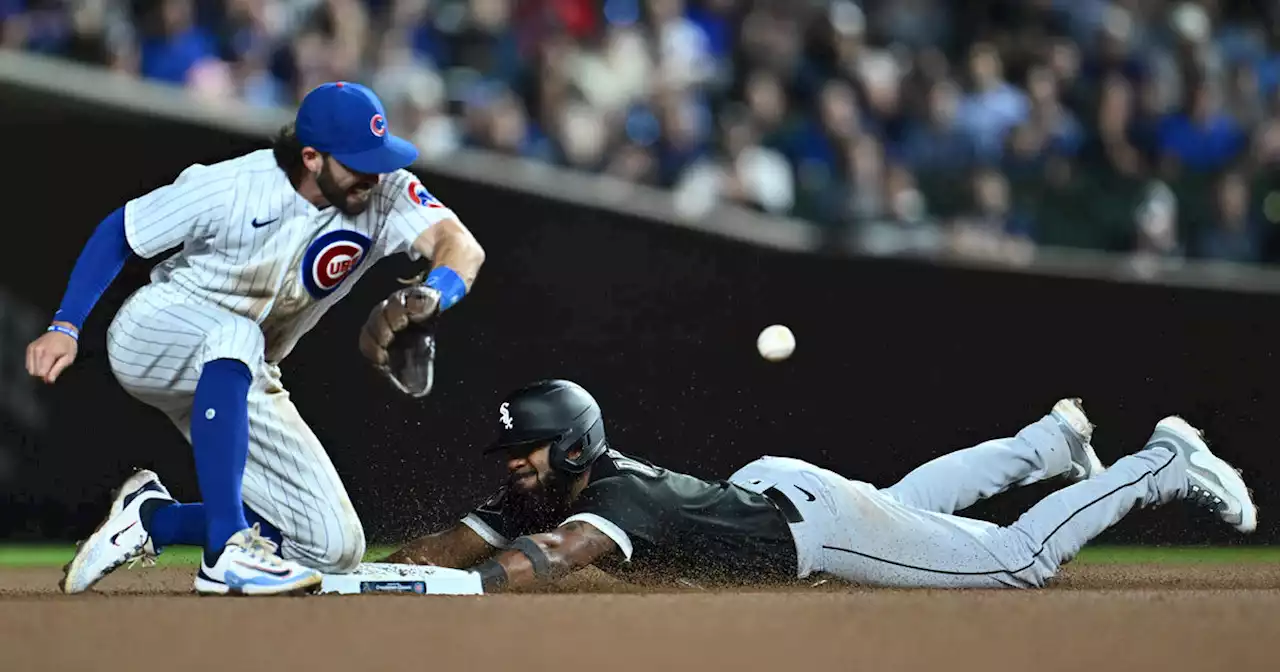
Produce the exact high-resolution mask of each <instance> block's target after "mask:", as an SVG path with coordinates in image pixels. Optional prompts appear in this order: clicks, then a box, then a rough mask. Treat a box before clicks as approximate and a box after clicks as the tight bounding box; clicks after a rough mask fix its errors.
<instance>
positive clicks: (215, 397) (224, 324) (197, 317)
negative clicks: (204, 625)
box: [63, 286, 320, 594]
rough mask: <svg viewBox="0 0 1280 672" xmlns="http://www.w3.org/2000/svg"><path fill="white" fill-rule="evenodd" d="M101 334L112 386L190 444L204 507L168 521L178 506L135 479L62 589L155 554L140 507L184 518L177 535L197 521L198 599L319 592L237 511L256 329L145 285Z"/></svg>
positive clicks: (259, 346)
mask: <svg viewBox="0 0 1280 672" xmlns="http://www.w3.org/2000/svg"><path fill="white" fill-rule="evenodd" d="M107 336H108V355H109V356H110V359H111V366H112V372H113V373H114V374H115V375H116V378H117V380H119V381H120V383H121V385H122V386H123V387H124V388H125V389H126V391H128V392H129V393H130V394H132V395H133V396H134V397H136V398H138V399H140V400H142V401H144V402H146V403H148V404H149V405H151V406H153V407H155V408H157V409H159V410H162V411H164V412H166V414H168V415H169V417H170V418H171V419H173V420H174V421H175V423H176V424H177V425H178V427H179V428H180V429H181V430H182V431H183V433H184V434H185V435H186V436H187V438H188V440H189V441H191V443H192V447H193V451H194V453H195V462H196V468H197V476H198V480H199V483H200V487H201V491H202V494H203V495H204V498H205V500H206V501H205V502H204V506H202V507H199V508H198V509H196V508H192V509H184V510H181V512H180V513H177V512H175V513H173V514H169V513H167V512H165V511H166V510H167V509H168V508H169V507H171V506H176V503H174V502H173V501H172V498H171V497H170V496H169V493H168V491H167V490H165V489H164V486H163V485H161V484H160V482H159V479H158V478H156V477H155V474H152V473H150V472H139V473H138V474H135V475H134V476H132V477H131V478H130V480H129V481H127V482H126V483H125V486H124V487H122V489H121V491H120V492H118V493H117V495H116V497H115V499H114V500H113V502H112V508H111V512H110V513H109V515H108V517H107V519H106V520H104V521H103V524H102V525H101V526H99V528H98V529H97V530H95V531H94V534H93V535H92V536H91V537H90V538H89V539H88V540H87V541H86V542H85V544H83V545H82V547H81V549H80V550H79V551H78V552H77V554H76V557H75V558H74V559H73V560H72V562H71V563H70V564H69V565H68V567H67V572H66V575H65V576H64V579H63V587H64V590H66V591H67V592H79V591H81V590H86V589H88V588H89V587H90V586H92V585H93V584H94V583H96V582H97V581H98V580H99V579H101V578H102V577H103V576H105V575H106V574H107V573H109V572H110V571H112V570H114V569H115V568H116V567H118V566H120V565H121V564H123V563H124V562H126V561H130V560H136V559H139V558H142V559H147V558H149V557H151V556H153V555H154V552H155V544H156V541H155V540H153V538H152V537H151V534H150V530H149V528H150V524H149V523H150V520H143V517H142V516H143V508H144V507H145V508H146V512H147V514H149V515H148V518H149V519H150V518H153V517H154V516H155V515H161V516H162V519H163V518H164V516H166V515H171V516H181V517H179V518H178V520H177V523H178V524H177V525H175V526H173V527H172V528H171V531H173V532H174V536H175V537H179V536H185V533H187V532H192V531H194V530H195V529H196V527H197V525H195V524H194V523H192V522H191V519H192V517H193V514H195V513H197V512H198V513H202V514H203V515H204V518H205V520H204V530H203V531H204V539H203V540H202V541H203V544H202V545H203V546H204V547H205V554H204V555H205V557H204V561H203V562H202V563H201V568H200V572H199V574H198V575H197V577H196V589H197V590H198V591H200V592H207V593H228V592H234V593H243V594H278V593H290V592H297V591H305V590H314V589H316V588H318V587H319V583H320V575H319V573H318V572H316V571H314V570H312V569H308V568H306V567H303V566H302V565H299V564H297V563H293V562H286V561H283V560H281V559H280V558H279V557H276V556H275V554H274V550H275V545H274V544H273V543H271V541H270V540H268V539H266V538H264V537H262V536H261V532H260V529H259V528H258V527H256V526H255V527H250V526H249V524H248V521H247V520H246V518H245V514H244V500H243V498H242V493H241V480H242V477H243V474H244V470H245V463H246V459H247V453H248V432H249V427H248V425H249V422H248V404H249V402H248V394H249V392H248V390H249V388H250V387H251V386H253V385H254V381H255V380H256V379H257V377H258V376H257V375H256V374H255V373H254V369H261V368H262V367H263V365H262V357H263V355H262V353H263V345H264V343H263V336H262V331H261V329H260V328H259V327H258V325H257V324H255V323H254V322H253V321H251V320H248V319H246V318H244V317H241V316H239V315H235V314H233V313H230V312H228V311H225V310H223V309H221V308H218V307H216V306H211V305H204V304H198V303H192V302H189V297H184V296H175V295H173V294H172V291H171V290H168V289H166V288H163V287H157V286H149V287H146V288H143V289H142V290H140V291H139V292H137V293H135V294H134V296H132V297H130V300H129V301H128V302H127V303H126V305H125V306H124V307H123V308H122V309H121V311H120V312H119V313H118V314H117V315H116V319H115V320H114V321H113V322H112V325H111V328H110V329H109V330H108V334H107ZM251 367H252V368H251ZM193 408H194V409H195V411H196V412H195V414H194V415H195V417H194V418H193V413H192V411H193ZM183 521H185V522H183ZM171 522H173V521H172V520H171ZM188 539H189V537H188ZM178 540H180V539H176V538H175V539H173V541H178ZM164 541H169V540H166V539H163V538H162V539H161V540H160V542H164Z"/></svg>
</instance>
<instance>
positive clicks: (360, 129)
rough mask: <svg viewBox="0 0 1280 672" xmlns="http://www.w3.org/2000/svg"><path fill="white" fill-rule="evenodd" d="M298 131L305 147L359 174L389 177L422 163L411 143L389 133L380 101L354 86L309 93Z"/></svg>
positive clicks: (335, 86)
mask: <svg viewBox="0 0 1280 672" xmlns="http://www.w3.org/2000/svg"><path fill="white" fill-rule="evenodd" d="M294 130H295V132H296V133H297V135H298V140H299V141H300V142H301V143H302V144H303V146H306V147H314V148H316V149H317V150H319V151H322V152H327V153H329V154H330V155H332V156H333V158H334V159H336V160H337V161H338V163H341V164H342V165H344V166H346V167H348V168H350V169H352V170H354V171H357V172H361V173H378V174H382V173H391V172H395V171H397V170H400V169H401V168H407V167H409V165H410V164H412V163H413V162H414V161H416V160H417V159H418V149H417V148H416V147H414V146H413V143H411V142H409V141H408V140H405V139H404V138H398V137H396V136H394V135H391V133H390V132H389V130H388V126H387V113H386V110H384V109H383V107H382V101H381V100H378V96H376V95H374V93H373V91H370V90H369V89H368V88H367V87H364V86H361V85H359V84H353V83H351V82H328V83H326V84H321V85H320V86H317V87H316V88H314V89H312V90H311V91H310V92H309V93H307V95H306V97H305V98H303V99H302V105H300V106H299V107H298V116H297V118H296V119H295V120H294Z"/></svg>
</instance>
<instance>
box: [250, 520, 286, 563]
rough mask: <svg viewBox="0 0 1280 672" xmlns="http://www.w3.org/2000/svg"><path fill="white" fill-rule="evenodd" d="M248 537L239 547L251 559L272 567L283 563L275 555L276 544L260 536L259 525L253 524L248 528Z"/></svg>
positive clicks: (260, 528) (260, 527)
mask: <svg viewBox="0 0 1280 672" xmlns="http://www.w3.org/2000/svg"><path fill="white" fill-rule="evenodd" d="M248 536H249V538H248V539H246V540H245V541H244V542H243V543H241V544H239V546H240V548H242V549H244V551H245V552H246V553H248V554H249V555H250V556H251V557H253V559H255V560H257V561H259V562H262V563H264V564H267V565H271V566H273V567H274V566H277V565H280V564H281V563H282V562H283V561H282V560H281V559H280V556H278V555H276V549H278V548H280V547H279V546H278V545H277V544H276V542H274V541H271V540H270V539H268V538H266V537H264V536H262V526H261V525H260V524H258V523H254V524H253V527H251V528H249V532H248Z"/></svg>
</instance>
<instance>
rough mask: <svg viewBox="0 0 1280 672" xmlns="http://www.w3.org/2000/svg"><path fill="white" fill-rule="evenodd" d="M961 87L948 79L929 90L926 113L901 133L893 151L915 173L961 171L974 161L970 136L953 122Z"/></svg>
mask: <svg viewBox="0 0 1280 672" xmlns="http://www.w3.org/2000/svg"><path fill="white" fill-rule="evenodd" d="M959 103H960V87H959V86H958V85H957V84H956V83H955V82H952V81H950V80H942V81H939V82H935V83H934V84H933V86H932V87H931V88H930V89H929V96H928V115H927V117H926V118H925V119H923V120H919V121H917V122H915V123H914V124H913V125H911V126H910V127H909V129H908V130H907V132H906V133H905V134H904V137H903V140H902V142H901V144H900V145H899V146H898V147H897V149H896V151H895V152H894V154H895V155H896V156H897V157H898V158H899V159H900V160H901V161H903V162H904V163H905V164H906V165H907V166H909V167H910V168H911V169H912V170H913V171H915V172H917V173H930V172H949V171H963V170H967V169H969V168H970V167H972V166H973V165H974V164H975V163H976V161H977V156H978V152H977V145H976V144H975V142H974V140H973V137H972V136H971V135H969V133H967V132H966V131H965V130H964V129H962V128H961V127H960V126H959V124H957V123H956V109H957V107H958V106H959Z"/></svg>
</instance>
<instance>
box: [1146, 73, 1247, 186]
mask: <svg viewBox="0 0 1280 672" xmlns="http://www.w3.org/2000/svg"><path fill="white" fill-rule="evenodd" d="M1245 142H1246V136H1245V133H1244V131H1243V130H1242V129H1241V127H1240V126H1239V124H1237V123H1236V121H1235V119H1233V118H1231V115H1229V114H1226V113H1225V112H1223V111H1222V109H1221V107H1220V105H1219V102H1218V97H1217V94H1216V93H1215V92H1214V91H1213V89H1212V88H1211V86H1210V84H1209V83H1207V82H1199V83H1196V84H1195V85H1193V86H1192V87H1191V91H1190V101H1189V102H1188V104H1187V106H1186V108H1185V110H1184V111H1182V112H1177V113H1175V114H1171V115H1169V116H1167V117H1165V119H1164V120H1163V121H1162V122H1161V123H1160V129H1159V143H1160V152H1161V153H1162V154H1163V155H1164V157H1166V158H1169V159H1173V160H1175V161H1176V162H1177V165H1180V166H1184V167H1186V168H1189V169H1191V170H1195V171H1212V170H1219V169H1221V168H1224V167H1226V166H1227V165H1228V164H1230V163H1231V162H1232V161H1234V160H1235V159H1236V158H1237V157H1238V156H1239V155H1240V152H1241V151H1242V150H1243V149H1244V148H1245Z"/></svg>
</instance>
